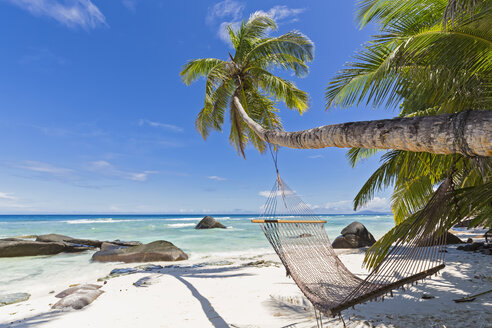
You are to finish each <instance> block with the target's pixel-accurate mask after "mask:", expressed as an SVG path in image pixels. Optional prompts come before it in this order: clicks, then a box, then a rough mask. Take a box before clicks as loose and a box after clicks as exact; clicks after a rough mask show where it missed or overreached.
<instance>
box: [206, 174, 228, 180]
mask: <svg viewBox="0 0 492 328" xmlns="http://www.w3.org/2000/svg"><path fill="white" fill-rule="evenodd" d="M207 178H209V179H210V180H215V181H225V180H227V179H226V178H223V177H219V176H217V175H211V176H208V177H207Z"/></svg>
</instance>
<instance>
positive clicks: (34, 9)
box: [7, 0, 107, 29]
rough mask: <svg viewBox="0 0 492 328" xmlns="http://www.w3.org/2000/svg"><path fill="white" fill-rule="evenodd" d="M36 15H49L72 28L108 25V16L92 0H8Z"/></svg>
mask: <svg viewBox="0 0 492 328" xmlns="http://www.w3.org/2000/svg"><path fill="white" fill-rule="evenodd" d="M7 1H8V2H10V3H12V4H14V5H16V6H17V7H19V8H21V9H24V10H26V11H28V12H30V13H31V14H33V15H35V16H47V17H50V18H52V19H54V20H56V21H58V22H60V23H61V24H63V25H66V26H68V27H71V28H75V27H82V28H84V29H93V28H96V27H98V26H101V25H107V23H106V17H104V15H103V14H102V13H101V11H100V10H99V8H97V7H96V5H94V4H93V3H92V2H91V1H90V0H68V1H64V2H61V1H57V0H7Z"/></svg>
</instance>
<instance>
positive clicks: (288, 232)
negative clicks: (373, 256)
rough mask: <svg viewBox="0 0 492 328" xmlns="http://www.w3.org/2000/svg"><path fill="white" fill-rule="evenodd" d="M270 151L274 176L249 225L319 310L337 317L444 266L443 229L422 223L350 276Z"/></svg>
mask: <svg viewBox="0 0 492 328" xmlns="http://www.w3.org/2000/svg"><path fill="white" fill-rule="evenodd" d="M270 151H271V153H272V158H273V160H274V163H275V170H276V173H277V177H276V180H275V183H274V186H273V188H272V190H271V192H270V195H269V197H268V198H267V201H266V203H265V205H264V207H263V214H262V215H261V216H260V218H259V219H256V220H252V222H254V223H259V224H260V226H261V229H262V231H263V232H264V234H265V236H266V237H267V239H268V241H269V242H270V244H271V245H272V247H273V249H274V250H275V252H276V253H277V254H278V256H279V258H280V260H281V262H282V264H283V265H284V266H285V269H286V272H287V275H288V276H290V277H291V278H292V279H293V280H294V282H295V283H296V284H297V286H298V287H299V288H300V290H301V291H302V293H303V294H304V295H305V296H306V297H307V298H308V299H309V300H310V301H311V303H312V304H313V306H314V308H315V309H317V310H318V311H319V312H321V313H323V314H325V315H331V316H336V315H339V314H340V313H341V311H343V310H345V309H347V308H349V307H353V306H355V305H357V304H360V303H364V302H366V301H370V300H373V299H377V298H378V297H381V298H384V295H385V294H388V293H389V294H390V295H391V296H392V291H393V290H395V289H398V288H402V287H403V286H404V285H406V284H412V283H414V282H416V281H418V280H422V279H424V278H425V277H427V276H430V275H432V274H435V273H437V272H438V271H439V270H441V269H442V268H444V249H443V245H445V243H446V235H447V234H446V231H445V229H444V228H443V227H442V226H441V224H437V225H436V224H434V223H431V222H430V221H424V225H423V227H422V229H420V230H419V233H417V234H416V235H415V236H408V237H405V238H403V239H401V240H399V241H398V242H397V243H396V244H395V245H393V247H392V248H391V249H390V251H389V252H388V253H387V255H386V256H385V257H384V259H383V260H382V261H381V262H380V263H379V264H378V265H377V266H376V268H375V269H374V270H372V271H371V272H368V274H367V275H366V276H365V278H364V277H363V276H358V275H355V274H353V273H352V272H350V270H349V269H348V268H347V267H346V266H345V265H344V264H343V263H342V261H341V260H340V259H339V258H338V256H337V254H336V253H335V250H334V249H333V247H332V246H331V242H330V239H329V238H328V234H327V232H326V230H325V227H324V224H325V223H326V221H325V220H322V219H321V218H320V217H319V216H318V215H316V214H315V213H314V211H313V210H312V208H311V207H310V206H309V205H307V204H306V203H304V202H303V201H302V199H301V198H300V197H299V196H298V195H297V194H296V193H295V191H294V190H292V189H291V188H290V187H289V186H288V185H287V184H286V183H285V181H284V180H282V178H281V177H280V175H279V173H278V165H277V152H276V150H274V149H272V147H271V145H270ZM421 223H422V221H421V220H416V221H415V222H414V223H413V224H421ZM429 236H431V237H429Z"/></svg>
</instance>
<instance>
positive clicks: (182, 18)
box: [0, 0, 395, 214]
mask: <svg viewBox="0 0 492 328" xmlns="http://www.w3.org/2000/svg"><path fill="white" fill-rule="evenodd" d="M354 9H355V1H307V2H302V3H301V2H299V1H284V2H278V1H268V0H263V1H248V2H246V1H233V0H226V1H222V2H213V1H193V2H190V1H165V0H145V1H144V0H114V1H97V0H67V1H63V0H59V1H58V0H0V30H2V31H3V33H1V34H0V44H1V51H0V70H1V72H2V74H0V106H1V107H0V108H1V112H0V113H1V115H0V152H1V156H0V213H3V214H7V213H113V212H114V213H135V212H138V213H223V212H227V213H243V212H258V211H259V208H260V206H261V205H262V204H263V202H264V201H265V198H264V196H262V191H265V190H270V189H271V186H272V184H273V182H274V174H273V173H274V170H273V165H272V162H271V158H270V157H269V156H265V155H260V154H258V153H256V151H255V150H254V149H252V148H249V149H248V150H247V154H246V155H247V160H244V159H241V158H240V157H239V156H238V155H237V153H236V151H235V150H234V149H233V147H232V146H230V145H229V142H228V138H227V136H228V134H227V132H224V133H213V134H212V135H211V136H210V137H209V138H208V140H207V141H204V140H203V139H202V138H201V136H200V135H199V134H198V132H196V130H195V129H194V120H195V117H196V114H197V113H198V111H199V110H200V109H201V106H202V103H203V95H204V83H203V81H201V82H197V83H195V84H193V85H192V86H191V87H187V86H185V85H184V84H183V83H182V82H181V80H180V77H179V71H180V69H181V67H182V65H183V64H184V63H185V62H186V61H187V60H190V59H193V58H199V57H218V58H223V59H227V56H228V55H227V53H228V51H232V50H231V49H230V46H229V44H228V43H227V41H226V40H224V34H223V27H224V26H225V25H226V24H236V23H237V22H239V21H240V20H241V19H246V18H247V17H249V15H250V14H251V13H253V12H255V11H259V10H261V11H263V12H265V13H267V14H268V15H271V16H272V17H274V18H275V19H276V20H277V22H278V24H279V31H277V32H275V33H277V34H281V33H285V32H287V31H289V30H292V29H297V30H300V31H301V32H303V33H304V34H306V35H307V36H309V37H310V38H311V39H312V40H313V41H314V43H315V45H316V53H315V60H314V62H312V64H311V65H310V67H311V73H310V74H309V75H308V76H307V77H306V78H304V79H298V80H295V82H296V84H297V85H298V86H299V87H300V88H302V89H303V90H306V91H307V92H308V93H309V94H310V97H311V102H310V104H311V108H310V110H309V112H308V113H306V114H304V115H303V116H299V115H298V114H297V113H295V112H291V111H289V110H287V109H285V108H284V107H283V106H280V108H281V113H280V114H281V117H282V120H283V123H284V127H285V129H287V130H298V129H305V128H311V127H314V126H319V125H325V124H332V123H341V122H347V121H358V120H370V119H380V118H388V117H392V116H395V112H393V111H391V110H388V109H373V108H365V107H363V106H360V107H358V108H347V109H339V108H337V109H332V110H329V111H325V110H324V107H325V104H324V100H323V96H324V88H325V86H326V84H327V83H328V81H329V80H330V78H331V77H332V76H333V75H334V74H335V72H336V71H337V70H338V69H340V68H341V67H342V65H343V64H344V63H345V62H346V61H348V60H350V55H352V54H353V53H354V51H355V50H357V49H358V48H360V45H361V44H362V43H363V42H365V41H367V40H369V38H370V35H371V34H374V33H375V31H374V30H372V29H371V28H370V27H369V28H366V29H364V30H359V29H358V27H357V25H356V23H355V20H354ZM224 131H227V128H226V129H224ZM345 152H346V150H344V149H322V150H290V149H282V150H281V151H280V154H279V168H280V172H281V174H282V176H283V177H284V179H285V180H286V181H287V182H288V183H289V185H290V186H291V187H292V188H293V189H295V190H296V192H297V193H298V194H300V195H301V196H302V197H303V198H304V200H305V201H306V202H307V203H309V204H311V205H312V206H313V207H314V208H316V209H317V210H318V211H321V212H325V213H349V212H351V202H352V199H353V197H354V196H355V194H356V193H357V191H358V190H359V188H360V187H361V186H362V184H363V182H364V181H365V179H367V177H369V175H370V174H371V172H372V171H373V170H374V169H375V168H376V167H377V165H378V161H377V160H376V159H373V160H368V161H366V162H364V163H363V164H362V165H360V166H358V167H357V168H355V169H353V168H351V167H350V166H349V164H348V163H347V161H346V159H345ZM388 204H389V202H388V193H387V192H386V193H383V194H381V195H379V196H378V197H377V198H376V199H375V201H374V202H373V203H371V204H370V205H369V206H368V209H370V210H377V211H381V210H388V208H389V207H388V206H389V205H388Z"/></svg>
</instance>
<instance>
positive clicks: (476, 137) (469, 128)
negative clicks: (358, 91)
mask: <svg viewBox="0 0 492 328" xmlns="http://www.w3.org/2000/svg"><path fill="white" fill-rule="evenodd" d="M233 101H234V107H235V108H236V110H237V112H238V114H239V115H240V116H241V118H242V119H243V120H244V122H246V124H248V126H249V127H250V128H251V129H252V130H253V131H254V132H255V133H256V134H257V135H258V137H260V138H261V139H262V140H264V141H267V142H270V143H273V144H276V145H279V146H284V147H288V148H301V149H316V148H325V147H338V148H351V147H355V148H378V149H396V150H408V151H413V152H428V153H433V154H455V153H460V154H463V155H467V156H492V111H465V112H461V113H458V114H449V115H436V116H421V117H413V118H395V119H387V120H377V121H362V122H349V123H343V124H334V125H325V126H320V127H317V128H314V129H309V130H303V131H297V132H284V131H278V130H267V129H264V128H263V127H261V126H260V125H259V124H258V123H257V122H255V121H254V120H253V119H251V118H250V117H249V116H248V114H247V113H246V111H245V110H244V108H243V106H242V105H241V102H240V100H239V98H237V97H234V100H233Z"/></svg>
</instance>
